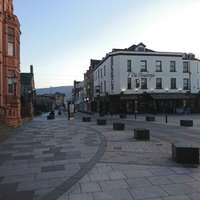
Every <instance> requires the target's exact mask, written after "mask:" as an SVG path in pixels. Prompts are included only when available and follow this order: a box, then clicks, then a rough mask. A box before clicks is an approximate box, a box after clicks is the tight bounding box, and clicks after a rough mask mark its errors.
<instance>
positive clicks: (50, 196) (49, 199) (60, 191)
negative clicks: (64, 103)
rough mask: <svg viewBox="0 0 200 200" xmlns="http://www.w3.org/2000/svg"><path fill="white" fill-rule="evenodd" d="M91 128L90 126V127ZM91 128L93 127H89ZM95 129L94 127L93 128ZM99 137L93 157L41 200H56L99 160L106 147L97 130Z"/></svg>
mask: <svg viewBox="0 0 200 200" xmlns="http://www.w3.org/2000/svg"><path fill="white" fill-rule="evenodd" d="M90 128H91V127H90ZM91 129H93V128H91ZM94 130H95V131H97V130H96V129H94ZM97 132H98V134H99V135H100V138H101V144H100V146H99V148H98V150H97V152H96V153H95V155H94V156H93V158H92V159H91V160H90V161H88V162H87V163H86V164H85V165H84V166H83V167H82V168H81V169H80V170H79V171H78V172H77V173H75V174H74V175H73V176H72V177H70V178H69V179H68V180H66V181H65V182H64V183H62V184H61V185H60V186H58V187H57V188H56V189H55V190H53V191H52V192H50V193H49V194H47V195H46V196H45V197H44V198H43V200H56V199H57V198H59V197H60V196H62V195H63V194H64V193H65V192H67V191H68V190H69V189H70V188H72V187H73V186H74V185H75V184H76V183H77V182H78V181H79V180H80V179H81V178H82V177H83V176H84V175H86V174H87V173H88V172H89V171H90V170H91V169H92V168H93V167H94V166H95V164H96V163H97V162H99V160H100V159H101V157H102V156H103V154H104V152H105V151H106V147H107V140H106V137H105V136H104V135H103V134H102V133H101V132H100V131H97Z"/></svg>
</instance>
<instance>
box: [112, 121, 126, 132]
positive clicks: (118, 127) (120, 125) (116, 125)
mask: <svg viewBox="0 0 200 200" xmlns="http://www.w3.org/2000/svg"><path fill="white" fill-rule="evenodd" d="M124 129H125V124H124V123H121V122H117V123H113V130H124Z"/></svg>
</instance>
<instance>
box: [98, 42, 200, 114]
mask: <svg viewBox="0 0 200 200" xmlns="http://www.w3.org/2000/svg"><path fill="white" fill-rule="evenodd" d="M94 88H95V91H94V95H95V100H96V101H97V102H98V104H99V105H100V108H99V109H100V110H102V111H103V112H116V113H119V112H130V113H134V112H138V111H139V112H167V113H177V112H189V111H190V109H191V108H193V109H194V110H196V111H197V110H199V109H200V105H199V103H198V98H199V91H200V60H198V59H196V58H195V55H194V54H191V53H190V54H186V53H178V52H156V51H153V50H150V49H147V48H146V46H145V45H144V44H143V43H140V44H138V45H132V46H131V47H129V48H127V49H113V50H112V52H110V53H108V54H106V56H105V57H104V58H103V59H102V61H101V62H100V64H99V65H97V67H96V68H95V69H94Z"/></svg>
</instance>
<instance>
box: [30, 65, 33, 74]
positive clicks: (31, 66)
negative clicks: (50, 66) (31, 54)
mask: <svg viewBox="0 0 200 200" xmlns="http://www.w3.org/2000/svg"><path fill="white" fill-rule="evenodd" d="M30 73H31V74H33V65H30Z"/></svg>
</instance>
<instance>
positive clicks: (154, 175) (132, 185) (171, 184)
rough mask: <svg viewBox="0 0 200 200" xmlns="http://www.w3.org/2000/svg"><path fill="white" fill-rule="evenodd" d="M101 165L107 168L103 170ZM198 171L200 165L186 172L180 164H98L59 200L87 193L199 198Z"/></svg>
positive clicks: (139, 199) (105, 196) (162, 199)
mask: <svg viewBox="0 0 200 200" xmlns="http://www.w3.org/2000/svg"><path fill="white" fill-rule="evenodd" d="M102 167H103V168H104V169H107V170H102ZM140 168H141V170H139V169H140ZM111 171H112V172H111ZM181 171H182V173H181ZM199 172H200V169H199V168H187V171H185V170H182V167H173V166H157V165H135V164H134V165H132V164H119V163H118V164H116V163H97V164H96V165H95V167H94V168H93V169H91V170H90V171H89V172H88V174H87V175H86V176H85V177H87V178H83V179H82V180H80V181H79V182H78V183H77V184H76V185H75V186H74V187H73V188H72V189H71V190H69V191H68V192H66V193H65V194H64V195H62V196H61V197H60V198H58V200H66V199H67V200H68V199H74V198H75V197H79V198H80V199H81V198H82V197H84V198H85V197H86V196H87V197H88V198H92V199H94V200H100V199H101V200H104V199H105V200H106V199H109V200H110V199H113V200H114V199H125V200H126V199H131V200H145V199H147V200H150V199H151V200H152V199H155V200H158V199H160V200H168V199H169V200H176V199H177V200H179V199H180V200H182V199H183V200H184V199H186V200H187V199H190V200H191V199H197V200H198V199H200V198H199V196H198V195H200V191H199V190H200V189H199V188H200V181H197V180H195V179H194V178H193V176H194V174H198V173H199ZM111 174H113V176H112V175H111ZM114 174H116V176H114ZM119 174H120V176H119ZM100 176H102V177H106V178H105V180H101V179H100V178H97V179H94V178H93V177H100ZM175 178H176V179H175ZM177 180H181V181H180V182H181V183H177V182H179V181H177ZM83 182H84V183H83ZM83 186H87V187H84V188H83ZM99 186H100V187H99ZM96 190H98V191H96ZM196 197H197V198H196Z"/></svg>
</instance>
